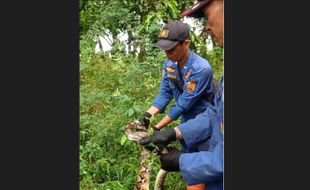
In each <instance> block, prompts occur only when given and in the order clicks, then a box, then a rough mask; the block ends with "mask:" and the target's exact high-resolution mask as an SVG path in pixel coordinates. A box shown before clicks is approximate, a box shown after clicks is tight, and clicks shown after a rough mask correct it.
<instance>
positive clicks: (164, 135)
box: [140, 0, 224, 190]
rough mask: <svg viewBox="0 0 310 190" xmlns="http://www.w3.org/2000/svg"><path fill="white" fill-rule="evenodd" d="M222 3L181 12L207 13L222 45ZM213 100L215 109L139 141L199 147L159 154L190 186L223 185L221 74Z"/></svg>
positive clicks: (210, 1)
mask: <svg viewBox="0 0 310 190" xmlns="http://www.w3.org/2000/svg"><path fill="white" fill-rule="evenodd" d="M223 3H224V2H223V0H203V1H201V0H200V1H198V3H196V4H195V5H193V6H192V7H191V8H190V9H188V10H186V11H184V12H183V13H182V16H190V17H195V18H201V17H204V16H205V17H207V18H208V21H207V25H206V26H205V29H206V31H207V32H208V33H209V34H211V35H212V38H213V39H214V41H215V42H216V44H217V45H219V46H220V47H223V46H224V35H223V34H224V25H223V22H224V20H223V19H224V12H223ZM214 102H215V108H216V111H215V112H214V111H213V110H212V109H210V108H208V109H207V110H206V111H205V112H204V113H202V114H199V115H197V117H196V118H195V119H191V120H189V121H187V122H185V123H182V124H181V125H179V126H178V127H175V128H173V129H172V128H170V129H168V130H166V131H155V132H154V134H153V136H151V137H149V138H145V139H143V140H141V141H140V144H142V145H148V144H150V143H154V144H156V145H163V146H165V145H167V144H169V143H170V142H171V141H174V140H176V139H183V140H184V142H185V143H186V145H187V146H188V148H189V149H191V148H192V147H194V148H197V149H198V151H197V152H194V153H186V152H181V151H179V150H176V149H173V150H170V151H169V153H168V154H164V155H161V156H160V160H161V168H163V169H165V170H167V171H180V172H181V175H182V177H183V179H184V181H185V182H186V184H187V189H188V190H191V189H208V190H222V189H223V170H224V166H223V151H224V150H223V148H224V142H223V138H224V107H223V104H224V77H222V78H221V81H220V85H219V89H218V91H217V93H216V96H215V101H214ZM208 140H209V142H210V143H209V147H208V149H207V150H203V149H201V148H200V145H201V144H204V143H205V142H207V141H208Z"/></svg>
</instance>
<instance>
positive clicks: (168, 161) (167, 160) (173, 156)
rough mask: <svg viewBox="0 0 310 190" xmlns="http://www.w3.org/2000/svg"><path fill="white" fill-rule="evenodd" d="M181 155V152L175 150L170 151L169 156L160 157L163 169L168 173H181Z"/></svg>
mask: <svg viewBox="0 0 310 190" xmlns="http://www.w3.org/2000/svg"><path fill="white" fill-rule="evenodd" d="M167 149H168V148H167ZM181 153H182V152H181V151H180V150H177V149H174V148H173V149H172V148H170V149H168V153H167V154H162V155H160V157H159V159H160V164H161V168H162V169H164V170H166V171H180V166H179V158H180V155H181Z"/></svg>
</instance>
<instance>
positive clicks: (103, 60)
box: [79, 0, 223, 190]
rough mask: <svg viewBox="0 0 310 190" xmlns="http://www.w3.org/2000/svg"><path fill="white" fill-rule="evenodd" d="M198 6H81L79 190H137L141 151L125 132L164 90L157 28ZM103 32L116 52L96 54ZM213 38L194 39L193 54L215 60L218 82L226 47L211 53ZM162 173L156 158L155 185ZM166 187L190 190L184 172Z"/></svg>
mask: <svg viewBox="0 0 310 190" xmlns="http://www.w3.org/2000/svg"><path fill="white" fill-rule="evenodd" d="M193 2H194V1H193V0H188V1H176V0H169V1H168V0H159V1H155V0H128V1H115V0H114V1H112V0H106V1H99V0H98V1H94V0H80V155H79V157H80V179H79V180H80V189H85V190H86V189H98V190H99V189H105V190H106V189H107V190H108V189H111V190H114V189H115V190H118V189H120V190H124V189H133V185H134V182H135V179H136V176H137V172H138V170H139V157H138V155H139V153H138V146H137V144H136V143H134V142H131V141H127V140H126V138H125V136H124V126H125V125H126V123H127V122H128V121H129V120H134V119H137V118H138V117H139V116H140V115H141V114H142V113H143V112H144V111H145V110H146V109H147V108H148V107H149V106H150V104H151V102H152V100H153V99H154V97H155V96H156V94H157V92H158V89H159V84H160V78H161V75H162V73H161V72H162V63H163V60H164V58H165V55H164V53H163V52H161V51H160V50H159V49H158V48H154V47H153V44H154V43H156V40H157V35H158V32H159V29H160V28H161V26H162V25H163V24H164V22H166V21H167V20H169V19H181V17H180V15H181V11H182V10H184V9H185V8H186V7H189V6H190V5H192V4H193ZM203 22H204V21H203V20H199V21H197V23H198V24H200V25H202V24H203ZM191 29H192V30H194V29H195V28H191ZM121 32H127V33H128V36H129V39H128V40H127V41H126V42H121V41H120V40H119V37H118V35H119V34H120V33H121ZM104 34H108V35H110V39H108V40H109V41H110V43H111V45H112V50H111V51H109V52H100V53H95V44H96V42H98V38H99V35H104ZM207 37H208V36H207V35H206V34H205V33H204V32H202V33H201V34H200V35H195V34H194V33H192V34H191V40H192V44H191V49H192V50H193V51H195V52H197V53H198V54H199V55H201V56H203V57H205V58H206V59H207V60H208V61H209V62H210V64H211V65H212V67H213V70H214V76H215V78H217V79H219V78H220V76H221V74H222V72H223V49H221V48H217V47H216V48H213V49H212V50H208V48H207V46H206V39H207ZM125 46H128V47H129V51H126V49H125ZM138 49H140V51H138ZM167 110H169V107H168V109H167ZM162 116H163V114H159V115H158V116H156V118H155V120H154V121H152V123H153V124H154V123H156V122H157V121H159V120H160V118H161V117H162ZM178 123H179V121H175V122H173V123H172V124H171V125H170V127H173V126H175V125H177V124H178ZM174 146H177V147H178V146H179V144H178V143H175V144H174ZM158 170H159V161H158V159H157V158H156V156H155V155H152V174H153V175H152V178H151V181H152V184H151V187H153V185H154V184H153V183H154V180H155V175H156V173H157V171H158ZM165 186H166V187H167V189H185V186H184V182H183V181H182V178H181V176H180V174H179V173H169V175H168V177H167V179H166V182H165Z"/></svg>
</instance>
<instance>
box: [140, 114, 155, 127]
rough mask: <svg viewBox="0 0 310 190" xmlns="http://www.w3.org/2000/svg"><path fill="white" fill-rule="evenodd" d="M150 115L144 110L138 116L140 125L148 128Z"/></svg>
mask: <svg viewBox="0 0 310 190" xmlns="http://www.w3.org/2000/svg"><path fill="white" fill-rule="evenodd" d="M151 117H152V115H151V114H150V113H149V112H144V114H143V115H142V116H141V117H140V118H139V121H140V123H141V125H143V126H145V127H146V128H148V127H149V125H150V118H151Z"/></svg>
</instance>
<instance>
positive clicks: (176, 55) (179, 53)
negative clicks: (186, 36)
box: [165, 40, 190, 62]
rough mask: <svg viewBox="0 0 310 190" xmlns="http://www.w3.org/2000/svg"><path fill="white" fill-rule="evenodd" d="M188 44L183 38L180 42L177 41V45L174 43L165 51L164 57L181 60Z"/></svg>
mask: <svg viewBox="0 0 310 190" xmlns="http://www.w3.org/2000/svg"><path fill="white" fill-rule="evenodd" d="M189 44H190V41H189V40H185V41H183V42H182V43H181V42H179V43H177V45H175V46H174V47H173V48H172V49H170V50H167V51H165V54H166V57H167V58H168V59H170V60H171V61H177V62H179V61H181V60H182V58H183V57H184V56H185V55H186V52H187V50H188V48H189Z"/></svg>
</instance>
